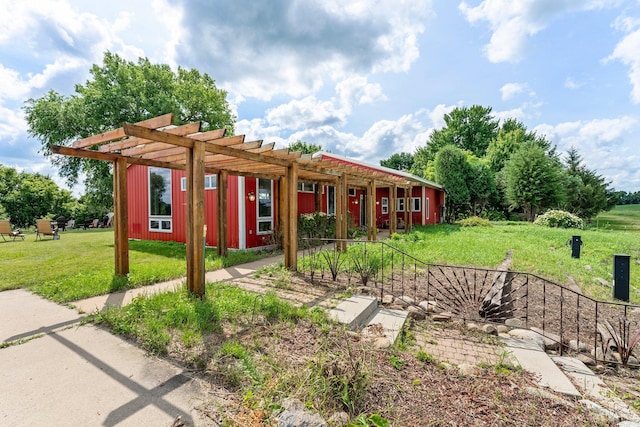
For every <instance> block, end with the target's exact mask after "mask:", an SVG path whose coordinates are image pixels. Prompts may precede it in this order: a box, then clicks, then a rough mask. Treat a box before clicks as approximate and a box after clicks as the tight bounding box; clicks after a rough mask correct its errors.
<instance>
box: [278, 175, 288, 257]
mask: <svg viewBox="0 0 640 427" xmlns="http://www.w3.org/2000/svg"><path fill="white" fill-rule="evenodd" d="M287 173H288V172H287ZM279 182H280V188H279V189H278V190H279V191H278V205H279V207H278V214H279V217H280V224H279V225H280V231H281V232H282V250H283V252H284V263H285V265H288V264H289V263H290V260H289V253H290V251H289V244H290V243H291V241H290V238H289V232H290V230H289V214H288V212H289V181H288V176H287V174H285V176H283V177H282V178H280V180H279Z"/></svg>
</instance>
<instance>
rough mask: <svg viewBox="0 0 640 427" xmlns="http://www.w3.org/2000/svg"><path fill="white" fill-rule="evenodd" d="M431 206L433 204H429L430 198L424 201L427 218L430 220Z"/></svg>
mask: <svg viewBox="0 0 640 427" xmlns="http://www.w3.org/2000/svg"><path fill="white" fill-rule="evenodd" d="M430 205H431V203H429V198H428V197H426V198H425V199H424V213H425V218H426V219H429V206H430Z"/></svg>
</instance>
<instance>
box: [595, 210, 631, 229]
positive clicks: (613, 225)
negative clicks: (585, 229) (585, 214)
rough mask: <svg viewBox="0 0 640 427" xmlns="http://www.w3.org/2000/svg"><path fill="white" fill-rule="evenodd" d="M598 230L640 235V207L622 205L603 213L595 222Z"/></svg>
mask: <svg viewBox="0 0 640 427" xmlns="http://www.w3.org/2000/svg"><path fill="white" fill-rule="evenodd" d="M592 226H593V227H595V228H596V229H605V230H617V231H627V232H633V233H640V205H620V206H616V207H614V208H613V209H612V210H610V211H609V212H603V213H601V214H600V215H598V217H597V218H596V219H595V220H594V221H593V224H592Z"/></svg>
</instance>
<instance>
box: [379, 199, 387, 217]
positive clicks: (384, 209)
mask: <svg viewBox="0 0 640 427" xmlns="http://www.w3.org/2000/svg"><path fill="white" fill-rule="evenodd" d="M380 206H381V208H380V209H381V212H382V214H383V215H386V214H388V213H389V198H388V197H383V198H382V199H380Z"/></svg>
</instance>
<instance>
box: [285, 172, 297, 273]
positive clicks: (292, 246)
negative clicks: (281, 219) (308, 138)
mask: <svg viewBox="0 0 640 427" xmlns="http://www.w3.org/2000/svg"><path fill="white" fill-rule="evenodd" d="M286 179H287V194H288V198H289V208H288V210H287V217H288V222H289V224H288V229H289V233H288V234H289V235H288V239H289V248H288V249H289V250H288V251H287V253H286V254H285V255H286V257H285V267H286V268H288V269H289V270H292V271H296V270H297V269H298V165H297V164H296V163H293V164H292V165H291V166H289V167H288V168H287V178H286Z"/></svg>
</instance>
